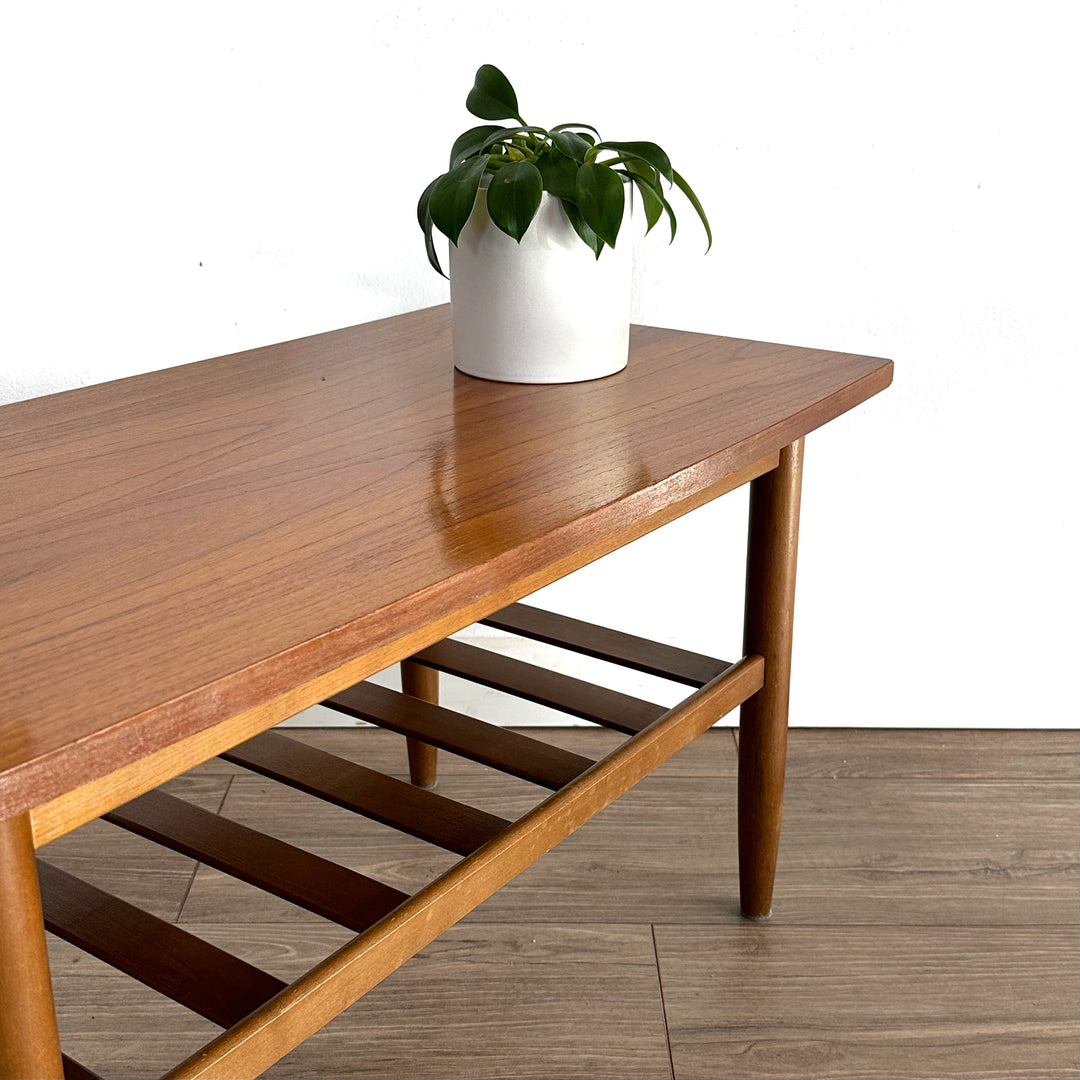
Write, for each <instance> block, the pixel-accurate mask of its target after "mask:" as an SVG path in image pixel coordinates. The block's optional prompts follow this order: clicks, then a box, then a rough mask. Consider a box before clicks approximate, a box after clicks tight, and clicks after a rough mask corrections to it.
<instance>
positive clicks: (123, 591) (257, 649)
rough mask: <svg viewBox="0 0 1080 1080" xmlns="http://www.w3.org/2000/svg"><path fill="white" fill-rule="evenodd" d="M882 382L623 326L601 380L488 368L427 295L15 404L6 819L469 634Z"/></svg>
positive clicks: (4, 603)
mask: <svg viewBox="0 0 1080 1080" xmlns="http://www.w3.org/2000/svg"><path fill="white" fill-rule="evenodd" d="M891 378H892V365H891V363H890V362H888V361H885V360H879V359H874V358H868V357H862V356H853V355H847V354H841V353H835V352H826V351H821V350H814V349H801V348H794V347H789V346H779V345H769V344H762V343H757V342H750V341H740V340H733V339H729V338H720V337H712V336H709V335H704V334H694V333H685V332H679V331H673V330H661V329H655V328H650V327H635V328H634V330H633V332H632V339H631V357H630V363H629V365H628V367H627V368H626V370H625V371H623V372H621V373H619V374H617V375H613V376H610V377H608V378H605V379H601V380H597V381H594V382H588V383H577V384H571V385H556V386H524V385H512V384H505V383H494V382H486V381H483V380H479V379H473V378H470V377H468V376H465V375H461V374H460V373H456V372H454V370H453V368H452V359H451V348H450V331H449V308H448V306H446V305H444V306H441V307H437V308H430V309H427V310H423V311H418V312H413V313H410V314H407V315H401V316H397V317H394V318H390V319H384V320H381V321H378V322H374V323H367V324H364V325H360V326H355V327H351V328H348V329H344V330H337V331H333V332H331V333H326V334H319V335H316V336H314V337H309V338H304V339H301V340H298V341H291V342H286V343H283V344H279V345H271V346H268V347H265V348H261V349H253V350H251V351H248V352H243V353H237V354H234V355H231V356H225V357H220V358H218V359H214V360H206V361H203V362H201V363H195V364H188V365H185V366H183V367H175V368H169V369H166V370H163V371H157V372H152V373H150V374H146V375H139V376H135V377H133V378H129V379H122V380H118V381H115V382H111V383H104V384H100V385H96V386H89V387H84V388H82V389H78V390H71V391H68V392H65V393H61V394H53V395H50V396H48V397H42V398H36V399H32V400H29V401H23V402H17V403H15V404H13V405H8V406H5V407H4V408H2V409H0V508H2V509H0V613H2V614H0V814H2V815H5V816H6V815H8V814H11V813H16V812H20V811H22V810H24V809H27V808H30V807H33V806H36V805H38V804H40V803H42V802H44V801H45V800H47V799H51V798H54V797H55V796H57V795H61V794H63V793H64V792H66V791H70V790H72V789H73V788H74V787H76V786H78V785H79V784H82V783H84V782H86V781H88V780H91V779H94V778H96V777H100V776H104V775H106V774H108V773H109V772H110V771H111V770H113V769H116V768H118V767H120V766H122V765H124V764H126V763H129V762H131V761H134V760H137V759H138V758H139V757H140V755H145V754H149V753H151V752H153V751H155V750H157V749H159V748H161V747H164V746H167V745H169V744H171V743H173V742H175V741H176V740H178V739H180V738H183V737H185V736H188V735H191V734H193V733H195V732H199V731H201V730H203V729H206V728H208V727H210V726H211V725H213V724H215V723H217V722H219V721H221V720H223V719H225V718H228V717H230V716H235V715H236V714H238V713H240V712H241V711H243V710H245V709H248V708H250V707H252V706H253V705H255V704H257V703H258V702H260V701H262V700H266V699H268V698H271V697H273V696H274V695H276V694H280V693H282V692H284V691H286V690H288V689H289V688H292V687H297V686H300V685H302V684H306V683H309V682H310V681H311V680H312V679H314V678H315V677H316V676H320V675H322V674H324V673H327V672H332V671H336V670H338V669H341V668H342V665H346V664H347V663H348V662H350V661H356V660H357V658H362V657H365V656H368V655H371V656H374V657H376V658H377V659H381V660H382V661H383V663H385V662H387V661H386V656H387V655H388V654H387V653H385V652H383V653H379V651H378V650H379V649H384V650H385V649H387V648H393V646H394V644H395V643H398V644H399V645H400V644H401V643H403V642H408V641H410V640H411V639H410V638H409V635H410V634H413V635H415V634H416V633H417V632H418V631H420V630H422V629H423V628H424V627H425V626H431V625H432V624H433V623H435V622H437V621H438V620H440V619H441V620H442V623H441V625H440V627H439V629H440V632H449V631H450V630H453V629H458V628H460V626H461V625H467V624H468V622H470V621H472V618H473V617H475V616H476V613H477V611H478V610H479V609H480V608H484V610H483V612H482V613H483V614H486V613H488V612H489V611H490V610H492V609H493V608H495V607H497V606H500V605H501V603H504V602H507V601H508V600H509V599H510V598H515V597H511V596H510V595H509V593H508V592H507V590H510V591H513V588H514V586H515V584H517V585H520V583H522V582H524V581H527V580H528V578H529V575H530V574H531V573H533V572H535V571H537V570H538V569H540V568H542V567H545V566H551V565H553V564H556V563H558V562H559V560H564V559H570V560H571V561H572V560H573V558H574V555H575V553H580V552H581V551H583V550H585V549H587V548H589V546H590V545H591V544H595V542H596V541H597V540H598V538H602V537H604V536H605V535H613V534H616V533H618V532H619V531H620V530H623V531H625V530H626V529H634V530H636V531H637V532H639V533H640V532H644V531H647V530H648V528H649V523H650V519H654V518H656V517H657V515H658V514H659V512H660V511H663V510H665V509H666V508H671V507H677V506H678V505H679V504H683V503H685V504H686V505H687V508H689V506H690V505H691V502H692V498H693V496H695V495H700V493H702V492H706V491H707V489H708V488H709V487H710V486H711V485H715V484H716V483H717V481H718V480H720V479H722V478H723V477H724V476H726V475H728V474H731V473H733V472H737V471H738V470H740V469H743V468H745V467H747V466H749V465H750V464H751V463H753V462H754V461H756V460H758V459H760V458H762V457H763V456H764V455H767V454H769V453H772V452H775V451H777V450H779V449H780V448H781V447H782V446H784V445H787V444H788V443H790V442H792V441H793V440H794V439H796V438H799V437H800V436H802V435H804V434H806V433H807V432H808V431H810V430H812V429H813V428H815V427H818V426H820V425H821V424H823V423H825V422H827V421H828V420H830V419H832V418H834V417H835V416H837V415H839V414H840V413H842V412H844V411H846V410H847V409H850V408H852V407H853V406H854V405H857V404H858V403H859V402H861V401H863V400H865V399H866V398H868V397H870V396H871V395H873V394H875V393H877V392H878V391H880V390H882V389H884V388H885V387H886V386H887V385H888V384H889V382H890V380H891ZM699 501H700V500H699ZM669 516H671V515H669ZM485 605H486V607H485ZM455 613H456V614H457V615H458V616H460V619H462V620H464V621H459V622H456V623H453V619H454V617H455ZM451 623H453V625H451ZM361 667H362V665H361ZM361 667H356V666H355V665H354V668H353V669H352V670H351V671H350V672H349V674H350V675H355V674H356V673H357V672H358V671H359V672H360V676H361V677H362V676H363V675H366V674H370V673H371V672H372V671H374V670H377V669H376V668H374V667H371V668H370V669H364V670H362V671H361ZM344 685H345V683H342V686H344Z"/></svg>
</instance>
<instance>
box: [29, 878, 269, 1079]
mask: <svg viewBox="0 0 1080 1080" xmlns="http://www.w3.org/2000/svg"><path fill="white" fill-rule="evenodd" d="M38 876H39V879H40V881H41V899H42V909H43V911H44V916H45V927H46V929H48V930H49V931H50V932H51V933H54V934H56V935H57V936H58V937H61V938H63V939H64V940H65V941H67V942H70V943H71V944H72V945H75V946H76V947H77V948H80V949H82V950H84V951H85V952H88V953H90V954H91V955H92V956H96V957H97V958H98V959H99V960H104V961H105V962H106V963H107V964H110V965H111V966H112V967H114V968H118V969H119V970H120V971H123V972H125V973H126V974H128V975H130V976H132V978H135V979H138V980H139V982H142V983H145V984H146V985H147V986H149V987H151V988H152V989H154V990H157V991H158V992H159V993H161V994H164V995H166V997H170V998H172V1000H173V1001H176V1002H179V1003H180V1004H181V1005H184V1006H185V1007H186V1008H188V1009H191V1010H192V1011H193V1012H197V1013H198V1014H199V1015H200V1016H205V1017H206V1019H207V1020H210V1021H211V1022H212V1023H215V1024H220V1025H221V1026H222V1027H230V1026H231V1025H232V1024H235V1023H236V1022H237V1021H238V1020H240V1019H242V1018H243V1017H245V1016H247V1014H248V1013H250V1012H251V1011H252V1010H253V1009H255V1008H257V1007H258V1006H259V1005H262V1004H263V1003H264V1002H266V1001H269V1000H270V998H272V997H273V996H274V995H275V994H277V993H278V992H279V991H281V990H283V989H284V988H285V985H286V984H285V983H283V982H282V981H281V980H280V979H276V978H274V976H273V975H268V974H267V973H266V972H265V971H260V970H259V968H257V967H253V966H252V965H251V964H249V963H247V962H246V961H244V960H240V959H239V958H238V957H235V956H233V955H232V954H231V953H227V952H225V951H224V950H223V949H219V948H218V947H217V946H216V945H211V944H210V943H209V942H206V941H203V940H202V938H198V937H196V936H195V935H194V934H189V933H188V932H187V931H186V930H182V929H181V928H180V927H179V926H176V925H174V924H173V923H169V922H165V920H164V919H159V918H158V917H157V916H156V915H150V914H149V913H148V912H145V911H143V910H142V909H141V908H137V907H135V906H134V905H133V904H129V903H127V902H126V901H124V900H118V899H117V898H116V897H115V896H111V895H110V894H109V893H106V892H102V891H101V890H100V889H96V888H94V886H92V885H87V884H86V882H84V881H80V880H79V878H76V877H72V876H71V875H70V874H67V873H65V872H64V871H63V870H58V869H57V868H56V867H55V866H51V865H50V864H49V863H47V862H44V861H42V860H40V859H39V860H38ZM66 1071H67V1070H66V1068H65V1073H66ZM76 1075H91V1074H76Z"/></svg>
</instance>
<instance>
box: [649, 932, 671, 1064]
mask: <svg viewBox="0 0 1080 1080" xmlns="http://www.w3.org/2000/svg"><path fill="white" fill-rule="evenodd" d="M649 934H650V936H651V937H652V946H653V960H654V962H655V963H656V986H657V989H658V990H659V991H660V1013H661V1015H662V1016H663V1018H664V1038H665V1039H666V1040H667V1052H668V1068H670V1069H671V1080H675V1053H674V1051H673V1050H672V1048H671V1025H670V1024H669V1023H668V1010H667V1002H666V1001H665V1000H664V976H663V975H662V974H661V973H660V949H659V947H658V946H657V944H656V925H655V924H654V923H650V924H649Z"/></svg>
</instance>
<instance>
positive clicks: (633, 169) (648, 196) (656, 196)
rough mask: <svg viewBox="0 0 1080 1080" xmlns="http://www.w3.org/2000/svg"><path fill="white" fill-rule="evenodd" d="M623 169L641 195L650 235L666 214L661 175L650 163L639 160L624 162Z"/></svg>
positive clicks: (647, 230) (646, 227) (633, 159)
mask: <svg viewBox="0 0 1080 1080" xmlns="http://www.w3.org/2000/svg"><path fill="white" fill-rule="evenodd" d="M623 168H624V169H625V170H626V172H627V174H628V175H629V177H630V179H631V180H633V181H634V183H635V184H636V185H637V189H638V191H639V192H640V193H641V205H642V207H643V209H644V210H645V232H646V233H648V232H649V230H650V229H652V227H653V226H654V225H655V224H656V223H657V222H658V221H659V220H660V215H661V214H662V213H663V212H664V193H663V191H662V190H660V174H659V173H658V172H657V171H656V170H655V169H654V168H653V167H652V166H651V165H650V164H648V162H645V161H641V160H640V159H638V158H631V159H630V160H629V161H624V162H623Z"/></svg>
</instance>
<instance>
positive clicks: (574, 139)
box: [551, 131, 592, 165]
mask: <svg viewBox="0 0 1080 1080" xmlns="http://www.w3.org/2000/svg"><path fill="white" fill-rule="evenodd" d="M551 141H552V142H553V143H554V144H555V145H556V146H557V147H558V148H559V150H560V151H562V153H564V154H565V155H566V156H567V157H568V158H572V159H573V160H574V161H576V162H577V163H578V164H579V165H581V164H583V163H584V161H585V154H586V153H587V152H588V150H589V148H590V147H591V146H592V143H590V142H589V140H588V139H586V138H585V137H584V136H582V135H579V134H577V132H575V131H556V132H553V133H552V138H551Z"/></svg>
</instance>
